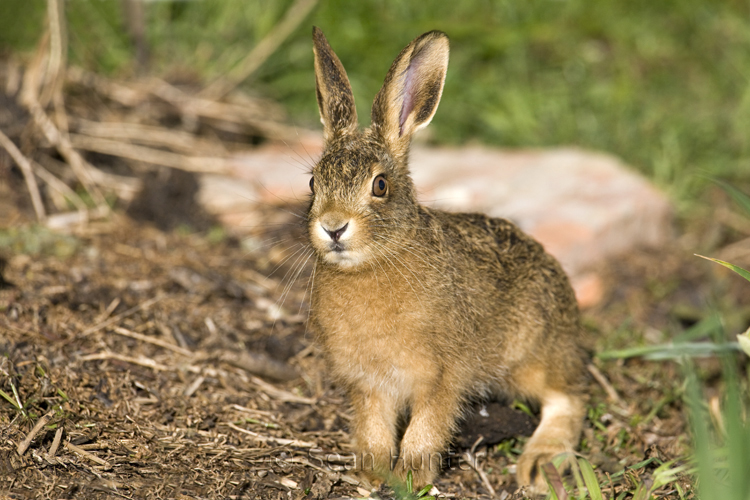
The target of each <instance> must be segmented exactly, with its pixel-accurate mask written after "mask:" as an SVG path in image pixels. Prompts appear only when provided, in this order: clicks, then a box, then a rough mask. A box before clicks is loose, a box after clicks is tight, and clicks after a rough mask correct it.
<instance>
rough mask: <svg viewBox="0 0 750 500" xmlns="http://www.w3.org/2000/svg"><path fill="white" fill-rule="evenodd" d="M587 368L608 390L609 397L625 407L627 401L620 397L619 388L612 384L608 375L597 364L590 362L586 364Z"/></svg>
mask: <svg viewBox="0 0 750 500" xmlns="http://www.w3.org/2000/svg"><path fill="white" fill-rule="evenodd" d="M586 368H587V369H588V371H589V373H590V374H591V375H592V376H593V377H594V379H595V380H596V381H597V382H599V385H601V386H602V388H603V389H604V390H605V391H606V392H607V397H608V398H609V399H610V401H613V402H615V403H617V404H618V405H620V406H622V407H623V408H624V407H625V403H624V401H623V400H622V398H621V397H620V395H619V394H618V393H617V390H616V389H615V388H614V387H613V386H612V384H610V383H609V380H607V377H605V376H604V374H603V373H602V372H601V371H600V370H599V368H597V367H596V366H595V365H593V364H591V363H589V364H588V365H586Z"/></svg>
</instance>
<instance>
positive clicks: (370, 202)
mask: <svg viewBox="0 0 750 500" xmlns="http://www.w3.org/2000/svg"><path fill="white" fill-rule="evenodd" d="M357 139H358V140H356V141H353V142H358V143H360V142H361V143H365V144H366V141H365V140H364V139H363V138H361V137H359V138H357ZM349 146H351V145H349ZM310 188H311V191H312V194H311V196H312V200H311V203H310V208H309V210H308V232H309V236H310V242H311V243H312V246H313V248H314V249H315V251H316V252H317V254H318V256H319V257H320V258H321V259H323V260H324V261H325V262H327V263H329V264H335V265H338V266H340V267H341V268H342V269H355V268H357V267H359V266H361V265H368V266H372V265H373V262H375V261H379V260H383V259H388V258H389V256H392V255H393V253H394V250H395V248H394V245H397V244H398V243H399V242H401V241H404V240H405V239H408V238H409V227H410V226H411V224H409V223H408V222H407V221H409V219H410V218H409V215H411V213H410V212H411V210H413V208H414V202H413V201H412V189H411V181H410V179H409V178H408V174H406V172H405V169H402V168H398V167H396V165H395V163H394V162H393V160H392V159H390V158H389V157H388V155H387V154H385V153H384V152H380V151H378V150H377V148H373V147H371V146H370V147H368V146H367V145H365V146H364V147H362V146H361V145H360V146H359V147H356V148H352V147H341V148H332V149H329V150H328V151H327V152H326V154H325V155H324V156H323V158H321V159H320V161H319V162H318V163H317V165H315V167H314V168H313V176H312V178H311V181H310Z"/></svg>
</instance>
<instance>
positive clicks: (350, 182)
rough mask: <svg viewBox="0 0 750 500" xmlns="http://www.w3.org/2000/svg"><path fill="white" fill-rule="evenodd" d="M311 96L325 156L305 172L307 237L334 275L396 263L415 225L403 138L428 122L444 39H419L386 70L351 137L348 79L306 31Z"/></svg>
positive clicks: (318, 35)
mask: <svg viewBox="0 0 750 500" xmlns="http://www.w3.org/2000/svg"><path fill="white" fill-rule="evenodd" d="M313 51H314V54H315V80H316V85H315V90H316V97H317V99H318V109H319V110H320V120H321V122H322V123H323V136H324V138H325V141H326V152H325V154H324V155H323V158H321V160H320V161H319V162H318V164H317V165H315V167H314V168H313V180H312V182H311V187H312V190H313V195H312V203H311V205H310V210H309V212H308V230H309V235H310V240H311V242H312V245H313V247H314V248H315V251H316V252H317V254H318V257H319V258H321V259H322V260H324V261H325V262H328V263H330V264H335V265H338V266H340V268H342V269H353V268H358V267H360V266H363V265H368V264H369V266H371V267H372V268H373V269H375V264H374V261H379V262H383V261H386V262H389V263H394V262H396V263H397V262H399V261H400V259H399V256H398V255H397V254H398V253H399V252H400V251H401V250H404V249H405V248H406V246H407V245H409V244H410V236H411V235H412V234H413V232H414V231H415V227H416V224H417V223H418V215H417V214H418V211H419V209H418V205H417V202H416V199H415V197H414V194H413V193H414V187H413V185H412V182H411V179H410V177H409V173H408V168H407V161H408V151H409V143H410V141H411V136H412V134H414V132H416V131H417V130H419V129H421V128H422V127H425V126H426V125H427V124H428V123H430V120H432V117H433V115H434V114H435V111H436V110H437V106H438V103H439V102H440V96H441V94H442V92H443V83H444V82H445V72H446V69H447V67H448V38H447V37H446V36H445V34H444V33H440V32H437V31H432V32H430V33H425V34H424V35H422V36H421V37H419V38H417V39H416V40H414V42H412V43H411V44H409V45H408V46H407V47H406V48H405V49H404V50H403V51H402V52H401V54H399V56H398V57H397V58H396V60H395V61H394V62H393V64H392V65H391V69H390V70H389V71H388V74H387V75H386V77H385V82H384V83H383V87H382V88H381V89H380V92H378V95H377V96H376V97H375V102H374V103H373V106H372V125H371V126H370V128H369V129H367V130H366V131H365V132H364V133H362V132H359V131H358V121H357V108H356V107H355V106H354V95H353V94H352V88H351V85H350V84H349V78H347V76H346V71H345V70H344V67H343V66H342V64H341V61H340V60H339V58H338V57H337V56H336V54H335V53H334V52H333V50H332V49H331V46H330V45H329V44H328V41H327V40H326V38H325V36H323V32H321V31H320V30H319V29H317V28H314V29H313Z"/></svg>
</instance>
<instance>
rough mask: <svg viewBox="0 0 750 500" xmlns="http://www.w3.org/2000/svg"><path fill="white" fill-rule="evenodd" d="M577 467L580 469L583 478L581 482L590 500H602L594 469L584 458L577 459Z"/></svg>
mask: <svg viewBox="0 0 750 500" xmlns="http://www.w3.org/2000/svg"><path fill="white" fill-rule="evenodd" d="M578 467H579V468H580V469H581V475H582V476H583V482H584V484H585V485H586V489H587V490H588V492H589V496H590V497H591V500H604V497H603V496H602V490H601V488H600V487H599V481H598V480H597V478H596V474H595V473H594V468H593V467H591V464H590V463H589V461H588V460H586V459H585V458H579V459H578Z"/></svg>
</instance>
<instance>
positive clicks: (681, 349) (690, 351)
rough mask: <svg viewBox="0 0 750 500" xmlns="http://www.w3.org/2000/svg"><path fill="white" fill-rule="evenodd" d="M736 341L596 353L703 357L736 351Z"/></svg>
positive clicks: (610, 356)
mask: <svg viewBox="0 0 750 500" xmlns="http://www.w3.org/2000/svg"><path fill="white" fill-rule="evenodd" d="M739 349H740V345H739V344H738V343H737V342H727V343H724V344H717V343H714V342H680V343H669V344H658V345H648V346H639V347H631V348H628V349H619V350H614V351H604V352H600V353H598V354H597V355H596V357H598V358H599V359H627V358H635V357H639V356H643V357H644V358H645V359H651V360H658V359H678V358H682V357H683V356H688V357H691V358H694V357H705V356H711V355H713V354H719V353H724V352H729V351H737V350H739Z"/></svg>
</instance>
